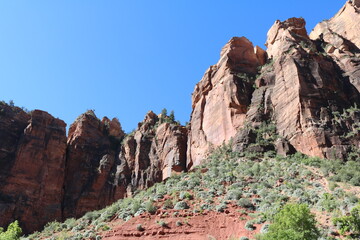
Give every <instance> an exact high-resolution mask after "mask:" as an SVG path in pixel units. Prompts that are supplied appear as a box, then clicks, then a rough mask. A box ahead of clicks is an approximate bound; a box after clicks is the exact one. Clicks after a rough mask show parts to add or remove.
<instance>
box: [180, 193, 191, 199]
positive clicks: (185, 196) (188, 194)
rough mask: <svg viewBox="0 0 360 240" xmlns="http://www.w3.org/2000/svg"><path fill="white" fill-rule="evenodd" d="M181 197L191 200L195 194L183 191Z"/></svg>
mask: <svg viewBox="0 0 360 240" xmlns="http://www.w3.org/2000/svg"><path fill="white" fill-rule="evenodd" d="M179 198H180V200H185V199H187V200H191V199H193V196H192V195H191V194H190V193H189V192H181V193H180V194H179Z"/></svg>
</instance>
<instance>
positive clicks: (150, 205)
mask: <svg viewBox="0 0 360 240" xmlns="http://www.w3.org/2000/svg"><path fill="white" fill-rule="evenodd" d="M145 210H146V211H147V212H148V213H151V214H154V213H155V212H156V210H157V207H156V206H155V205H154V204H153V203H152V202H151V201H148V202H146V203H145Z"/></svg>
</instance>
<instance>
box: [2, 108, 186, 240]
mask: <svg viewBox="0 0 360 240" xmlns="http://www.w3.org/2000/svg"><path fill="white" fill-rule="evenodd" d="M161 121H163V120H159V118H158V116H157V115H155V114H154V113H152V112H149V113H148V114H147V115H146V118H145V120H144V121H143V122H142V123H139V127H138V129H137V130H136V131H135V134H134V135H130V136H127V137H126V138H125V139H124V140H123V138H124V136H125V134H124V132H123V131H122V129H121V125H120V123H119V121H118V120H117V119H113V120H110V119H108V118H106V117H104V118H103V119H102V120H99V119H98V118H97V117H96V116H95V114H94V112H92V111H88V112H86V113H84V114H82V115H80V116H79V117H78V118H77V119H76V121H75V122H74V123H73V124H72V125H71V127H70V129H69V136H68V138H67V139H66V131H65V126H66V125H65V123H64V122H63V121H61V120H59V119H55V118H54V117H52V116H51V115H49V114H48V113H46V112H43V111H39V110H35V111H32V112H31V113H30V114H27V113H25V112H24V111H22V110H21V109H20V108H17V107H11V106H9V105H7V104H3V103H0V137H1V141H0V180H1V181H0V215H1V218H0V226H6V225H7V224H9V223H10V222H12V221H14V220H16V219H17V220H19V221H20V223H21V226H22V228H23V230H24V232H25V233H28V232H32V231H34V230H40V229H41V228H42V226H44V225H45V224H46V223H47V222H49V221H53V220H59V221H60V220H64V219H65V218H68V217H79V216H81V215H83V214H85V213H86V212H88V211H92V210H95V209H100V208H103V207H105V206H106V205H109V204H111V203H113V202H114V201H116V200H118V199H120V198H123V197H126V196H129V195H132V193H133V192H134V191H135V190H137V189H143V188H146V187H149V186H151V185H153V184H154V183H156V182H160V181H162V180H164V179H166V178H167V177H169V176H170V175H171V174H173V173H176V172H182V171H186V167H185V166H186V148H187V145H186V144H187V129H186V128H185V127H182V126H180V125H177V124H176V123H170V122H161ZM122 140H123V143H121V141H122Z"/></svg>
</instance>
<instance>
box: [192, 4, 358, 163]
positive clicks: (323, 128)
mask: <svg viewBox="0 0 360 240" xmlns="http://www.w3.org/2000/svg"><path fill="white" fill-rule="evenodd" d="M359 18H360V14H359V3H358V1H353V2H348V3H346V4H345V6H344V7H343V8H342V9H341V10H340V12H339V13H338V14H337V15H336V16H335V17H334V18H332V19H331V20H329V21H325V22H322V23H320V24H319V25H318V26H317V27H316V28H315V30H314V31H313V33H312V34H311V35H310V36H311V38H310V37H309V36H308V34H307V31H306V29H305V20H304V19H302V18H290V19H288V20H286V21H283V22H281V21H276V22H275V24H274V25H273V26H272V27H271V29H270V30H269V32H268V37H267V41H266V44H265V45H266V46H267V51H266V53H264V52H262V51H261V50H260V51H256V53H257V55H258V56H259V55H260V56H261V57H260V58H259V57H256V54H255V53H254V51H252V45H251V43H250V42H248V40H246V39H244V38H234V39H232V40H230V42H229V43H228V44H227V45H226V46H225V47H224V49H223V51H222V53H221V57H220V60H219V62H218V63H217V64H216V65H215V66H212V67H210V69H209V70H208V71H207V72H206V73H205V75H204V77H203V79H202V80H201V81H200V82H199V83H198V84H197V85H196V87H195V90H194V93H193V97H192V101H193V112H192V115H191V131H190V134H189V143H188V159H187V166H188V167H191V166H193V165H198V164H199V163H200V162H201V160H202V159H203V158H204V157H205V156H206V152H207V151H208V150H209V149H211V147H212V146H218V145H220V144H222V143H223V142H225V143H226V142H229V140H230V139H231V138H233V142H234V149H237V150H239V149H242V150H244V146H245V145H246V144H245V145H244V141H245V142H249V141H250V140H251V137H250V139H249V135H248V134H251V133H250V132H247V133H246V131H247V130H246V129H245V130H244V131H245V132H244V131H240V132H239V130H240V129H242V128H243V126H244V123H248V124H250V125H252V126H254V127H256V126H259V125H261V124H262V123H264V122H267V123H271V122H272V123H273V124H275V126H276V129H277V133H278V134H279V136H280V137H281V139H282V140H281V141H280V142H278V147H279V149H277V150H279V151H278V152H282V153H285V152H292V151H293V150H296V151H300V152H302V153H304V154H308V155H311V156H318V157H326V158H340V159H344V158H346V155H347V153H348V152H349V151H350V149H351V148H352V147H353V146H358V145H359V144H358V140H359V133H358V132H359V131H358V122H359V117H358V110H356V108H354V107H355V106H359V103H360V95H359V81H360V71H359V68H360V67H359V66H360V65H359V64H360V61H359V59H360V55H359V53H360V51H359V39H360V38H359V32H360V31H359V30H360V29H358V28H359V26H358V24H357V23H358V21H359V20H360V19H359ZM240 49H241V50H240ZM257 49H258V48H257ZM245 53H246V54H245ZM260 53H261V54H260ZM255 59H258V61H256V60H255ZM259 59H260V60H259ZM264 62H266V64H264ZM243 63H246V64H247V65H246V66H247V67H246V68H244V67H242V66H243V65H242V64H243ZM259 66H261V69H260V70H259V71H258V70H257V68H259ZM255 75H256V79H255ZM239 76H243V78H241V77H240V78H239ZM244 76H246V78H244ZM254 82H255V85H256V88H257V89H254V88H252V86H253V83H254ZM248 83H250V84H248ZM351 109H352V110H351ZM351 111H352V113H351V114H349V113H350V112H351ZM354 112H356V113H354ZM339 115H341V117H339ZM350 115H351V116H350ZM237 132H238V134H237V135H236V133H237ZM346 136H347V137H346ZM349 136H350V137H349ZM250 142H251V141H250ZM280 149H281V150H280ZM258 150H259V151H260V149H258ZM263 150H264V149H263Z"/></svg>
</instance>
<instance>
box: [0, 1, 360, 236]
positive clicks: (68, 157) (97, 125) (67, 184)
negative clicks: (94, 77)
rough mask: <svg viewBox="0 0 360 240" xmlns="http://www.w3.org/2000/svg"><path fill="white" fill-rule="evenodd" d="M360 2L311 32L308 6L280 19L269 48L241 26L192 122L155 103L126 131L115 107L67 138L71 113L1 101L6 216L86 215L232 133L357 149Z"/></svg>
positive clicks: (251, 146) (344, 151) (327, 149)
mask: <svg viewBox="0 0 360 240" xmlns="http://www.w3.org/2000/svg"><path fill="white" fill-rule="evenodd" d="M359 7H360V2H359V1H358V0H354V1H351V2H350V1H349V2H348V3H346V4H345V6H344V7H343V8H342V9H341V10H340V12H339V13H338V14H337V15H336V16H335V17H333V18H332V19H330V20H328V21H324V22H322V23H320V24H319V25H318V26H316V27H315V29H314V31H313V32H312V33H311V34H310V37H309V36H308V35H307V32H306V29H305V20H304V19H302V18H291V19H288V20H286V21H283V22H281V21H276V22H275V24H274V25H273V26H272V28H271V29H270V30H269V32H268V38H267V41H266V46H267V48H268V49H267V51H265V50H263V49H261V48H260V47H255V48H254V47H253V45H252V43H251V42H250V41H249V40H247V39H246V38H245V37H240V38H239V37H234V38H232V39H231V40H230V41H229V42H228V43H227V44H226V45H225V46H224V48H223V49H222V51H221V54H220V60H219V62H218V63H217V64H216V65H214V66H211V67H210V68H209V69H208V70H207V71H206V73H205V75H204V77H203V78H202V79H201V81H200V82H199V83H198V84H197V85H196V87H195V90H194V93H193V95H192V107H193V110H192V114H191V121H190V128H186V127H183V126H181V125H179V124H177V123H176V122H174V119H173V117H168V116H166V114H163V115H156V114H155V113H153V112H151V111H150V112H148V113H147V114H146V116H145V119H144V121H142V122H141V123H139V124H138V127H137V129H136V130H135V131H134V132H132V133H131V134H128V135H126V134H124V132H123V131H122V128H121V125H120V123H119V121H118V120H117V119H112V120H110V119H108V118H106V117H104V118H103V119H102V120H100V119H98V118H97V117H96V116H95V114H94V112H93V111H88V112H86V113H84V114H82V115H80V116H79V117H78V119H76V121H75V122H74V123H73V124H72V125H71V127H70V129H69V134H68V138H66V132H65V123H64V122H63V121H61V120H59V119H56V118H54V117H52V116H51V115H49V114H48V113H46V112H43V111H40V110H35V111H32V112H31V113H26V112H24V111H23V110H21V109H20V108H17V107H14V106H9V105H7V104H5V103H3V102H1V103H0V216H1V217H0V226H5V225H7V224H8V223H10V222H12V221H14V220H15V219H18V220H19V221H20V223H21V225H22V228H23V229H24V231H25V232H30V231H34V230H39V229H40V228H41V227H42V226H43V225H44V224H45V223H47V222H48V221H52V220H63V219H64V218H67V217H79V216H81V215H83V214H84V213H86V212H87V211H91V210H95V209H100V208H102V207H104V206H106V205H108V204H110V203H112V202H114V201H116V200H117V199H120V198H123V197H126V196H131V195H132V194H133V193H134V192H135V191H137V190H140V189H145V188H147V187H150V186H152V185H153V184H155V183H157V182H160V181H163V180H165V179H166V178H168V177H170V176H171V175H172V174H177V173H180V172H183V171H187V170H189V169H191V168H192V167H194V166H196V165H199V164H200V163H201V161H202V159H204V158H206V155H207V153H208V152H209V151H211V149H212V148H214V147H216V146H219V145H221V144H223V143H228V142H229V141H230V140H231V139H232V140H233V141H232V142H233V149H234V150H236V151H239V152H243V151H252V152H253V153H256V152H265V151H267V152H268V153H270V154H275V151H276V152H277V154H280V155H287V154H293V153H294V152H296V151H300V152H302V153H305V154H308V155H311V156H318V157H325V158H338V159H346V158H347V159H351V158H358V157H359V156H355V155H354V154H350V152H351V151H353V150H354V149H355V150H356V149H359V148H360V110H359V108H358V106H360V93H359V90H360V71H359V68H360V67H359V66H360V65H359V64H360V61H359V59H360V50H359V48H360V45H359V44H360V42H359V39H360V38H359V32H360V31H359V30H360V29H359V25H358V22H359V20H360V19H359V11H360V10H359ZM251 156H252V157H253V158H254V159H256V158H257V157H258V155H256V154H252V155H251ZM268 156H270V155H268Z"/></svg>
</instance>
